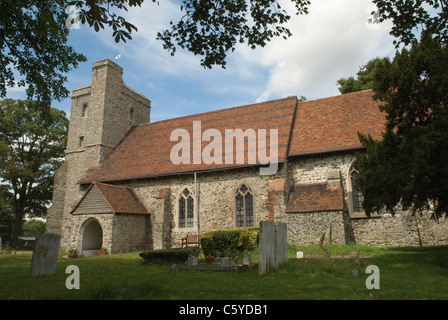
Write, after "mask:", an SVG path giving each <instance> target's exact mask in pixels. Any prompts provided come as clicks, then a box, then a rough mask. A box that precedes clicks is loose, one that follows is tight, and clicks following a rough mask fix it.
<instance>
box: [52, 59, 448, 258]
mask: <svg viewBox="0 0 448 320" xmlns="http://www.w3.org/2000/svg"><path fill="white" fill-rule="evenodd" d="M92 72H93V75H92V83H91V84H90V85H86V86H82V87H79V88H77V89H75V90H74V91H73V93H72V105H71V115H70V126H69V132H68V141H67V149H66V153H65V163H64V164H63V165H62V166H61V167H60V168H59V170H58V171H57V173H56V175H55V182H54V191H53V204H52V207H51V208H50V209H49V211H48V215H47V230H46V231H47V232H51V233H56V234H60V235H61V249H62V250H66V249H67V248H69V247H76V248H77V249H78V252H79V253H80V254H81V255H83V256H89V255H95V254H96V253H97V251H98V249H99V248H101V247H106V248H107V249H108V251H109V252H111V253H122V252H129V251H134V250H151V249H161V248H173V247H180V246H181V241H182V238H183V237H185V236H186V235H187V234H203V233H205V232H208V231H211V230H220V229H234V228H246V227H253V226H258V225H259V222H260V221H267V220H269V221H275V222H284V223H286V225H287V234H288V241H289V242H291V243H296V244H303V245H306V244H311V243H314V244H317V243H318V241H319V238H320V237H321V235H322V234H323V233H325V235H326V241H330V240H331V242H332V243H339V244H348V243H356V244H367V245H374V246H419V245H442V244H443V245H446V244H448V232H447V230H448V228H447V226H448V225H447V223H448V222H446V221H445V219H443V218H442V219H440V220H437V219H436V220H434V219H431V218H430V215H429V214H428V215H422V216H420V215H413V214H411V213H409V212H399V213H398V214H396V215H391V214H390V213H388V212H380V213H378V214H375V215H372V216H370V217H368V216H367V215H366V214H365V212H364V211H363V208H362V194H361V193H360V192H358V190H357V189H356V186H355V185H354V183H353V182H354V178H355V176H356V174H357V173H358V171H357V169H356V168H355V167H354V166H353V162H354V160H355V154H356V152H363V146H362V145H361V143H360V141H359V139H358V132H361V133H364V134H370V135H372V136H373V137H374V138H377V139H380V138H381V134H382V132H383V129H384V126H385V116H384V114H382V113H381V112H380V111H379V108H378V103H377V102H376V101H374V100H373V99H372V94H373V93H372V91H370V90H367V91H361V92H355V93H350V94H345V95H339V96H334V97H329V98H323V99H318V100H313V101H305V102H299V101H298V99H297V97H286V98H284V99H278V100H273V101H267V102H262V103H254V104H251V105H243V106H238V107H231V108H227V109H222V110H217V111H210V112H205V113H201V114H195V115H190V116H184V117H179V118H173V119H169V120H163V121H158V122H151V121H150V111H151V101H150V100H149V99H148V98H146V97H145V96H143V95H142V94H140V93H138V92H136V91H134V90H133V89H131V88H129V87H128V86H126V85H125V84H124V82H123V78H122V74H123V69H122V68H121V67H120V66H119V65H117V64H116V63H114V62H112V61H110V60H108V59H106V60H101V61H97V62H95V63H94V64H93V68H92Z"/></svg>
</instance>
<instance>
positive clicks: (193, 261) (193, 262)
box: [188, 256, 198, 266]
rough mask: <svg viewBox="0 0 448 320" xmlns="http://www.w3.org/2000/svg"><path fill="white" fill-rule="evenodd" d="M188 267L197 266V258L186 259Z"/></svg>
mask: <svg viewBox="0 0 448 320" xmlns="http://www.w3.org/2000/svg"><path fill="white" fill-rule="evenodd" d="M188 265H189V266H197V265H198V257H193V256H190V257H188Z"/></svg>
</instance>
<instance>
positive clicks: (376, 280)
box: [366, 265, 380, 290]
mask: <svg viewBox="0 0 448 320" xmlns="http://www.w3.org/2000/svg"><path fill="white" fill-rule="evenodd" d="M366 273H367V274H370V276H368V277H367V279H366V288H367V289H369V290H372V289H379V288H380V268H378V266H375V265H370V266H368V267H367V268H366Z"/></svg>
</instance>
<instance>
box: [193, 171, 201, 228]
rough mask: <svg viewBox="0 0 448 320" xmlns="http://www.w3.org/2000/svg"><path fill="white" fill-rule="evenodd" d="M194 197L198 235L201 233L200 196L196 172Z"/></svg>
mask: <svg viewBox="0 0 448 320" xmlns="http://www.w3.org/2000/svg"><path fill="white" fill-rule="evenodd" d="M194 197H195V199H194V200H195V206H194V211H195V214H196V219H197V228H198V235H199V234H200V233H199V194H198V181H197V178H196V172H195V173H194Z"/></svg>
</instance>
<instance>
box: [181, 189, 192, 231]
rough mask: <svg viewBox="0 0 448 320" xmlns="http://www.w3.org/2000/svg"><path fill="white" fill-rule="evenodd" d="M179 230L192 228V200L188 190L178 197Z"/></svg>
mask: <svg viewBox="0 0 448 320" xmlns="http://www.w3.org/2000/svg"><path fill="white" fill-rule="evenodd" d="M178 201H179V228H193V227H194V198H193V194H192V193H191V192H190V190H188V189H184V191H182V193H181V194H180V196H179V200H178Z"/></svg>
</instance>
